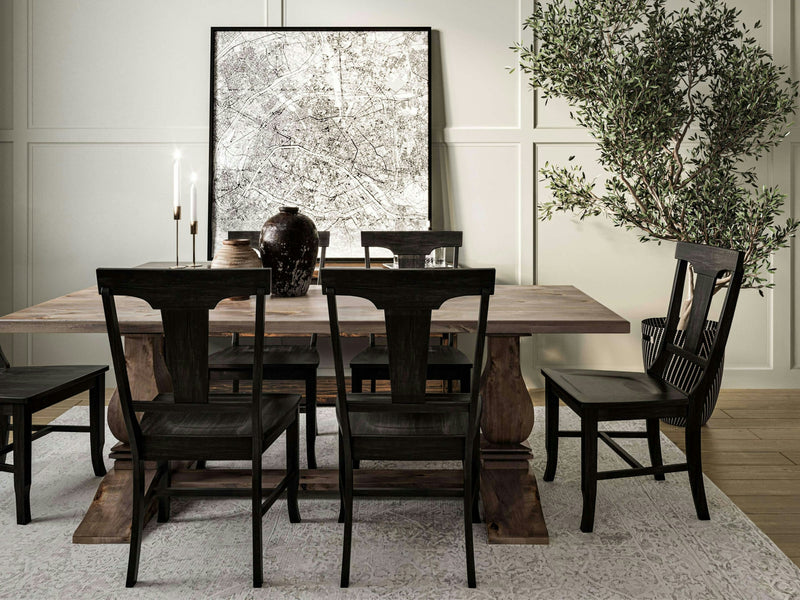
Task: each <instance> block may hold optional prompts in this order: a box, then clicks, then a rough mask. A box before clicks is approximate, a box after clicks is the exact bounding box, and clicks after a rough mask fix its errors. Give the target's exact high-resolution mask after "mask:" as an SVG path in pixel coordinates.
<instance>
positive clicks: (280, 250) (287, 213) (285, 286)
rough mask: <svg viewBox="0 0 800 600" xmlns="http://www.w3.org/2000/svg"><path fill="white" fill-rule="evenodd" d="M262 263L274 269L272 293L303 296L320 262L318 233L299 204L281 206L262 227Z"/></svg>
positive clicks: (260, 242)
mask: <svg viewBox="0 0 800 600" xmlns="http://www.w3.org/2000/svg"><path fill="white" fill-rule="evenodd" d="M259 245H260V248H261V263H262V264H263V265H264V267H265V268H269V269H272V295H273V296H283V297H291V296H304V295H305V294H306V293H307V292H308V286H309V285H311V278H312V276H313V275H314V266H315V265H316V262H317V250H318V249H319V234H318V233H317V227H316V225H314V221H312V220H311V219H309V218H308V217H307V216H305V215H301V214H299V209H298V208H297V207H296V206H282V207H281V209H280V212H279V213H278V214H277V215H275V216H272V217H270V218H269V219H267V220H266V222H265V223H264V226H263V227H262V228H261V238H260V240H259Z"/></svg>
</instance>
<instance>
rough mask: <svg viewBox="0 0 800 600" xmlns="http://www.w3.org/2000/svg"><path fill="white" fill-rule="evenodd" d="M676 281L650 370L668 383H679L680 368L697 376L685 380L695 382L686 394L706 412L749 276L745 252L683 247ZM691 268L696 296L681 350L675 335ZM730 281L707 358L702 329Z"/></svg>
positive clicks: (677, 249)
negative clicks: (706, 399) (708, 395)
mask: <svg viewBox="0 0 800 600" xmlns="http://www.w3.org/2000/svg"><path fill="white" fill-rule="evenodd" d="M675 258H676V259H677V260H678V263H677V266H676V268H675V279H674V281H673V284H672V294H671V295H670V301H669V309H668V311H667V322H666V326H665V330H664V335H663V336H662V337H661V341H660V342H659V347H658V349H657V350H656V359H655V361H654V362H653V364H652V366H651V367H650V368H649V369H648V373H649V374H650V375H652V376H654V377H657V378H659V379H661V380H665V381H674V372H675V371H676V370H678V369H681V370H683V371H687V368H686V366H687V364H688V365H691V366H690V367H689V371H694V373H693V374H689V376H687V377H683V379H684V380H685V381H687V382H693V383H690V385H691V389H685V390H683V391H684V392H686V393H688V394H689V396H690V398H691V399H693V400H694V405H695V407H696V409H697V410H701V409H702V399H703V398H704V397H705V395H706V393H707V391H708V388H709V386H710V385H711V384H712V382H713V378H714V375H715V374H716V371H717V368H718V367H719V365H720V363H721V361H722V357H723V354H724V352H725V344H726V343H727V341H728V334H729V333H730V329H731V323H732V322H733V314H734V311H735V309H736V301H737V299H738V297H739V289H740V288H741V286H742V278H743V276H744V267H743V262H744V253H743V252H739V251H736V250H728V249H725V248H715V247H713V246H704V245H700V244H689V243H686V242H678V243H677V245H676V247H675ZM689 265H691V268H692V271H694V274H695V283H694V297H693V300H692V307H691V312H690V314H689V320H688V324H687V327H686V329H685V340H684V343H683V345H682V346H680V345H676V344H675V343H674V342H675V335H676V332H677V329H678V322H679V320H680V315H681V306H682V296H683V290H684V286H685V282H686V275H687V271H688V267H689ZM723 278H726V279H729V281H728V284H727V292H726V293H725V299H724V301H723V305H722V310H721V312H720V317H719V322H718V325H717V329H716V333H715V335H714V342H713V344H712V345H711V349H710V350H709V351H708V353H707V355H705V356H703V354H704V353H703V352H702V350H701V349H702V343H703V330H704V329H705V324H706V319H707V317H708V312H709V309H710V308H711V302H712V300H713V295H714V291H715V289H716V288H717V287H718V286H721V285H723V283H724V282H723V283H721V282H720V280H721V279H723Z"/></svg>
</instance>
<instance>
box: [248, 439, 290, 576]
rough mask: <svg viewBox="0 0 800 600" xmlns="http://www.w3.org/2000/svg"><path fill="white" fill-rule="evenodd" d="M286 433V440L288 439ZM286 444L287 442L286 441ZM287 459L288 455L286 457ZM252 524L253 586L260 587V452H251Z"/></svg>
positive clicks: (261, 557)
mask: <svg viewBox="0 0 800 600" xmlns="http://www.w3.org/2000/svg"><path fill="white" fill-rule="evenodd" d="M288 437H289V436H288V435H287V440H288ZM287 445H288V442H287ZM287 460H289V459H288V457H287ZM252 463H253V464H252V467H251V469H252V482H251V485H252V490H251V492H252V497H251V500H252V503H253V506H252V513H253V514H252V526H253V587H254V588H260V587H261V586H262V585H263V584H264V545H263V539H262V536H263V532H262V516H263V515H262V512H261V502H262V500H261V496H262V493H261V454H260V453H258V452H254V453H253V461H252Z"/></svg>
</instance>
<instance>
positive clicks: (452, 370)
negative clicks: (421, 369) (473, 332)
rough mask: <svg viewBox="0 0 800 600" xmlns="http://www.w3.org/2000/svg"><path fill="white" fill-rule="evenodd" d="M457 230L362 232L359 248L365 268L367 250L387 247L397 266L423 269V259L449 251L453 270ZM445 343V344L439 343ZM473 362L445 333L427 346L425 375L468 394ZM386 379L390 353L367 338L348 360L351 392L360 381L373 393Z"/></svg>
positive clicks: (458, 237)
mask: <svg viewBox="0 0 800 600" xmlns="http://www.w3.org/2000/svg"><path fill="white" fill-rule="evenodd" d="M462 238H463V235H462V232H460V231H362V232H361V246H363V248H364V266H365V267H366V268H367V269H369V268H371V266H372V259H371V258H370V248H386V249H388V250H389V251H391V252H392V254H394V255H395V256H397V266H398V268H400V269H405V268H423V267H424V266H425V257H426V256H427V255H429V254H430V253H431V252H433V251H434V250H436V249H437V248H452V252H453V263H452V266H453V268H458V250H459V248H460V247H461V242H462ZM445 341H446V342H447V345H444V344H443V343H441V342H445ZM471 372H472V361H471V360H470V359H469V357H467V355H466V354H464V353H463V352H461V351H460V350H459V349H458V348H456V347H455V334H452V333H450V334H447V335H446V336H444V339H441V340H440V343H438V344H434V345H430V346H429V347H428V374H427V377H428V379H429V380H432V381H438V380H441V381H446V382H447V390H448V391H449V392H452V391H453V381H458V382H459V386H460V387H459V390H460V391H461V392H465V393H466V392H469V389H470V374H471ZM388 379H389V353H388V350H387V348H386V346H383V345H378V344H377V343H376V337H375V335H370V336H369V346H367V348H365V349H364V350H362V351H360V352H359V353H358V354H356V355H355V356H354V357H353V358H352V359H351V360H350V381H351V385H352V390H353V391H354V392H360V391H361V390H362V388H363V382H364V381H369V382H370V391H372V392H374V391H375V385H376V383H375V382H376V381H379V380H381V381H385V380H388Z"/></svg>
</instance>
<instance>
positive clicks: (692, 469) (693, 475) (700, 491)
mask: <svg viewBox="0 0 800 600" xmlns="http://www.w3.org/2000/svg"><path fill="white" fill-rule="evenodd" d="M686 462H687V463H688V465H689V485H690V486H691V488H692V499H693V500H694V509H695V511H696V512H697V518H698V519H700V520H701V521H708V520H709V519H710V518H711V517H710V515H709V514H708V502H707V501H706V488H705V485H704V484H703V462H702V455H701V452H700V419H699V417H692V416H691V415H690V416H689V419H688V422H687V423H686Z"/></svg>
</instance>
